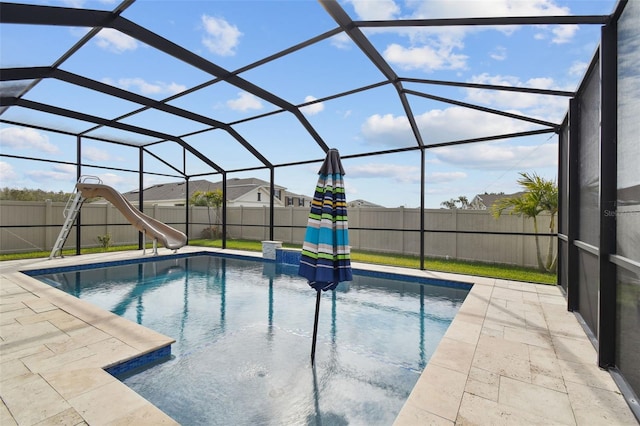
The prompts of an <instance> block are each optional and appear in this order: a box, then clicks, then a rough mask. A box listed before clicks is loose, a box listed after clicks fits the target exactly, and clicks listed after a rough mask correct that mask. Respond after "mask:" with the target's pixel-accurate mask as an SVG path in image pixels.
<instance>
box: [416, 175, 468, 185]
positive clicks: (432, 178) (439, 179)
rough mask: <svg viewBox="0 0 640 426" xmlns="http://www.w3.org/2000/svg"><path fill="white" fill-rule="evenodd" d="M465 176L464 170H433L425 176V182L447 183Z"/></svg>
mask: <svg viewBox="0 0 640 426" xmlns="http://www.w3.org/2000/svg"><path fill="white" fill-rule="evenodd" d="M466 177H467V174H466V173H465V172H433V173H430V174H428V175H427V176H426V179H425V182H426V183H447V182H453V181H457V180H461V179H464V178H466Z"/></svg>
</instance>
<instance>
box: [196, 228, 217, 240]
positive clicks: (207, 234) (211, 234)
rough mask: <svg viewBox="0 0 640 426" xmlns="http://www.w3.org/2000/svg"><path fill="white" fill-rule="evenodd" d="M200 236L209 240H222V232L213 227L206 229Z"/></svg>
mask: <svg viewBox="0 0 640 426" xmlns="http://www.w3.org/2000/svg"><path fill="white" fill-rule="evenodd" d="M200 236H201V237H202V238H204V239H207V240H215V239H218V238H220V232H219V231H218V228H217V227H215V226H211V227H208V228H204V229H203V230H202V232H201V233H200Z"/></svg>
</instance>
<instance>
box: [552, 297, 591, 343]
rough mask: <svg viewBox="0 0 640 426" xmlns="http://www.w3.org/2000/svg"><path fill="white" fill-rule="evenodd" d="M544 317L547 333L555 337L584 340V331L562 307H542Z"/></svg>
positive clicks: (570, 313) (572, 315)
mask: <svg viewBox="0 0 640 426" xmlns="http://www.w3.org/2000/svg"><path fill="white" fill-rule="evenodd" d="M542 309H543V311H544V316H545V319H546V321H547V325H548V327H549V333H550V334H552V335H557V336H565V337H573V338H576V339H584V338H585V334H584V330H583V329H582V327H581V326H580V324H579V323H578V321H577V320H576V317H575V315H574V314H573V313H572V312H567V307H566V302H565V305H564V306H557V305H542Z"/></svg>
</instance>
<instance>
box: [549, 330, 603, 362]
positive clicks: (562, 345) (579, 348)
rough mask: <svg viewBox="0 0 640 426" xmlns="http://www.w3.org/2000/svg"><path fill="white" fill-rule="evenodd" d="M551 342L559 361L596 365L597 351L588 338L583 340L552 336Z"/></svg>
mask: <svg viewBox="0 0 640 426" xmlns="http://www.w3.org/2000/svg"><path fill="white" fill-rule="evenodd" d="M551 340H552V342H553V347H554V349H555V351H556V356H557V357H558V358H559V359H563V360H565V361H572V362H579V363H584V364H594V363H595V362H596V361H597V354H596V350H595V349H594V348H593V345H592V344H591V342H589V340H587V338H586V336H585V337H584V338H583V339H581V340H578V339H572V338H568V337H562V336H551Z"/></svg>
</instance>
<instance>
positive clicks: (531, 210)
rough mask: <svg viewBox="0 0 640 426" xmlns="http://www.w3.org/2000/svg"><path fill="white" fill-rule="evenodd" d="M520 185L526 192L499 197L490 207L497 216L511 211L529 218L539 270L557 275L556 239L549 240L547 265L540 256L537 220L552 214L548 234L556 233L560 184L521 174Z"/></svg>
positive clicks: (535, 175) (534, 174) (533, 175)
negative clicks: (516, 195)
mask: <svg viewBox="0 0 640 426" xmlns="http://www.w3.org/2000/svg"><path fill="white" fill-rule="evenodd" d="M520 176H521V177H520V179H518V185H520V186H521V187H522V188H523V189H524V190H525V193H524V194H522V195H521V196H518V197H505V198H500V199H499V200H498V201H496V202H495V203H494V204H493V206H491V211H492V213H493V215H494V217H496V218H497V217H500V215H501V214H502V213H503V212H504V211H505V210H507V209H508V211H509V214H515V215H518V216H525V217H530V218H532V219H533V231H534V233H535V234H536V235H535V241H536V254H537V258H538V267H539V268H540V269H541V270H543V271H547V272H555V270H556V264H557V255H556V256H554V254H553V241H554V240H553V238H552V237H550V238H549V244H548V246H547V256H546V259H545V262H543V261H542V256H541V253H540V240H539V237H538V221H537V217H538V215H539V214H540V213H542V212H548V213H549V214H550V215H551V219H550V221H549V233H550V234H553V233H554V232H555V226H556V225H555V224H556V221H555V216H556V214H557V213H558V185H557V184H556V182H555V181H551V180H547V179H544V178H542V177H540V176H538V175H537V174H536V173H533V174H528V173H522V172H521V173H520Z"/></svg>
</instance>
